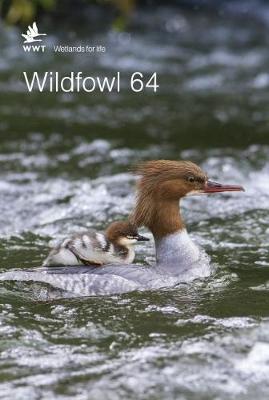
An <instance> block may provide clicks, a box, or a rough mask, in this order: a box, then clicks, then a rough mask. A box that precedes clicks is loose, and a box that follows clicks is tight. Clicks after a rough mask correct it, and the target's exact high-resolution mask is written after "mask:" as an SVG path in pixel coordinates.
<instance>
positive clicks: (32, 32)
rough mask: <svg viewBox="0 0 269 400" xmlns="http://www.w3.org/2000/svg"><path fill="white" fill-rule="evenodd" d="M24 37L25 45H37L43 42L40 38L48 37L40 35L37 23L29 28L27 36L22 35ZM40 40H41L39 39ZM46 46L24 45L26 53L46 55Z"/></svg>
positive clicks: (43, 34)
mask: <svg viewBox="0 0 269 400" xmlns="http://www.w3.org/2000/svg"><path fill="white" fill-rule="evenodd" d="M21 35H22V37H23V38H24V39H25V41H24V42H23V43H35V42H42V39H40V36H46V35H47V34H46V33H39V32H38V28H37V25H36V22H34V23H33V26H30V25H29V26H28V29H27V32H26V34H24V33H22V34H21ZM37 38H39V39H37ZM45 48H46V46H45V45H44V44H42V45H40V44H39V45H33V44H24V45H23V49H24V51H28V52H29V51H42V52H43V53H44V51H45Z"/></svg>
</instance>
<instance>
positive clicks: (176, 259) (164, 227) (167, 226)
mask: <svg viewBox="0 0 269 400" xmlns="http://www.w3.org/2000/svg"><path fill="white" fill-rule="evenodd" d="M135 173H137V174H139V175H140V180H139V181H138V185H137V189H138V190H137V200H136V205H135V208H134V211H133V212H132V214H131V217H130V220H131V221H132V223H134V224H135V225H137V226H142V225H144V226H145V227H147V228H148V229H149V230H150V231H151V232H152V234H153V236H154V240H155V247H156V261H157V265H161V266H165V267H166V268H169V269H170V270H173V271H174V272H176V273H177V274H180V271H184V270H186V269H188V268H190V266H191V265H192V264H194V263H195V262H197V261H198V260H199V258H200V254H201V251H200V249H199V248H198V247H197V246H196V245H195V244H194V242H193V241H192V240H191V239H190V237H189V235H188V233H187V231H186V227H185V224H184V222H183V220H182V217H181V214H180V201H181V199H182V198H184V197H186V196H192V195H200V194H213V193H220V192H237V191H244V189H243V187H242V186H238V185H223V184H220V183H217V182H213V181H210V180H209V179H208V176H207V174H206V173H205V172H204V171H203V170H202V169H201V168H200V167H198V166H197V165H196V164H194V163H193V162H191V161H169V160H158V161H148V162H145V163H141V164H140V165H139V166H138V167H137V168H136V170H135Z"/></svg>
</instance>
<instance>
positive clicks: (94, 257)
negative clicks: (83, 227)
mask: <svg viewBox="0 0 269 400" xmlns="http://www.w3.org/2000/svg"><path fill="white" fill-rule="evenodd" d="M65 247H67V248H68V249H69V250H70V251H72V253H73V254H74V255H75V256H76V257H77V258H78V259H79V260H80V261H81V262H82V263H83V264H86V265H89V264H96V265H102V264H103V258H102V248H101V246H100V245H99V243H98V241H97V240H96V233H95V232H87V233H82V234H80V235H76V236H74V237H73V238H72V239H71V240H69V241H68V242H67V244H66V246H65Z"/></svg>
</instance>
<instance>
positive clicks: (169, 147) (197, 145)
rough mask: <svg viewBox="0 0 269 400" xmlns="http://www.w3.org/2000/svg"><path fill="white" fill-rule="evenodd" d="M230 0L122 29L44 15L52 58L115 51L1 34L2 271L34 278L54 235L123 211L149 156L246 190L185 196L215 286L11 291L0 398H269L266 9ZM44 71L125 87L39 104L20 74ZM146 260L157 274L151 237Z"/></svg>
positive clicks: (2, 324) (141, 258) (39, 96)
mask: <svg viewBox="0 0 269 400" xmlns="http://www.w3.org/2000/svg"><path fill="white" fill-rule="evenodd" d="M231 3H232V2H227V4H226V5H225V4H224V5H223V6H222V7H221V8H216V9H215V8H206V9H203V8H201V9H198V10H197V12H195V11H193V10H192V11H190V10H189V9H188V8H186V9H177V8H168V7H163V8H159V9H157V8H156V9H155V10H143V11H140V12H138V13H137V14H136V16H135V17H134V20H133V22H132V25H131V26H130V28H129V29H128V30H127V32H125V33H117V32H114V31H112V30H111V29H103V30H100V31H98V30H97V33H96V31H95V29H92V27H90V28H87V26H85V24H84V25H82V26H80V27H78V28H77V29H74V27H71V25H70V24H69V23H68V21H67V22H66V25H63V26H62V27H61V28H60V27H59V26H56V27H55V26H53V25H52V24H50V23H49V22H46V21H44V25H43V27H42V28H43V29H44V30H45V31H46V32H47V34H48V39H47V40H48V43H49V44H50V45H51V46H53V45H55V44H61V43H66V42H68V43H72V44H73V45H79V44H80V45H81V44H85V45H86V44H88V43H100V44H102V45H105V46H106V48H107V51H106V53H104V54H101V55H91V56H87V57H86V56H81V55H79V54H77V55H75V54H64V55H57V56H55V55H53V53H52V52H50V51H47V52H46V54H44V55H42V54H38V55H36V54H32V55H30V54H25V53H23V51H22V48H21V38H20V31H19V30H17V29H15V28H9V29H8V28H6V27H3V26H0V33H1V34H0V42H1V43H0V45H1V58H0V135H1V139H0V190H1V196H0V204H1V213H0V237H1V243H0V255H1V270H2V271H8V270H13V269H15V268H19V269H22V268H29V267H31V268H34V267H36V266H38V265H40V264H41V262H42V260H43V259H44V257H45V256H46V254H47V252H48V245H49V242H51V241H52V240H55V239H56V240H59V239H61V238H63V237H65V236H66V235H68V234H70V233H72V232H74V231H77V230H80V229H83V228H84V227H87V228H95V229H103V228H104V227H105V226H106V224H107V223H108V222H110V221H112V220H114V219H117V218H122V217H126V216H127V215H128V213H129V212H130V210H131V207H132V204H133V201H134V184H135V180H134V177H132V176H131V174H130V173H129V172H128V171H129V168H130V167H131V166H132V165H133V164H134V163H135V162H137V161H138V160H141V159H145V160H146V159H149V158H151V159H152V158H168V159H182V158H183V159H191V160H193V161H194V162H197V163H198V164H199V165H200V166H202V167H203V168H204V169H205V170H206V171H207V172H208V174H209V176H210V177H211V178H212V179H215V180H219V181H220V182H227V183H237V184H241V185H243V186H244V187H245V189H246V192H245V193H233V194H223V195H216V196H211V197H206V196H202V197H197V198H191V199H186V200H185V201H184V202H183V213H184V217H185V220H186V222H187V226H188V230H189V232H190V234H191V236H192V238H193V239H194V240H195V241H196V242H197V243H198V244H199V245H200V246H202V247H203V248H204V249H205V250H206V251H207V253H208V254H209V255H210V257H211V262H212V264H213V265H214V267H215V270H216V272H215V273H214V274H213V275H212V276H211V277H210V278H207V279H203V280H198V281H194V282H192V283H189V284H182V285H179V286H178V287H171V288H166V289H162V290H153V291H146V292H145V291H144V292H140V291H134V292H131V293H126V294H121V295H113V296H96V297H90V298H89V297H88V298H75V299H64V298H62V299H57V300H54V301H51V302H42V301H37V300H36V299H35V295H34V293H36V291H37V290H38V291H42V290H44V286H43V285H39V286H37V287H35V288H33V286H29V287H27V288H24V289H22V288H21V287H20V286H18V285H17V284H14V283H11V282H9V283H5V284H1V287H0V297H1V306H0V307H1V315H0V335H1V342H0V349H1V358H0V368H1V370H0V378H1V379H0V380H1V383H0V398H3V399H11V398H12V399H14V398H16V399H20V400H21V399H27V400H28V399H52V398H53V399H69V398H72V399H76V400H84V399H91V400H95V399H101V400H103V399H108V400H110V399H111V400H114V399H124V398H127V397H128V398H129V399H164V398H166V399H180V400H181V399H182V400H183V399H184V400H185V399H188V400H189V399H191V400H194V399H199V400H200V399H205V400H209V399H223V400H225V399H237V400H238V399H249V400H250V399H251V400H252V399H253V398H255V399H257V400H258V399H267V398H268V397H269V383H268V374H269V255H268V235H269V228H268V226H269V214H268V205H269V180H268V173H269V159H268V152H269V126H268V100H269V96H268V87H269V73H268V71H269V55H268V44H269V36H268V26H269V7H268V5H267V4H266V2H262V1H250V2H234V4H233V6H232V5H231ZM46 24H47V25H46ZM40 31H41V29H40ZM35 70H38V71H55V70H58V71H60V72H62V73H63V74H64V73H68V72H70V71H73V70H78V71H83V72H84V73H85V74H88V75H97V74H99V75H105V74H113V73H116V71H118V70H119V71H121V74H122V79H123V88H122V90H121V92H120V93H119V94H118V93H117V94H115V93H114V94H110V95H105V94H100V93H99V94H98V93H95V95H94V96H93V95H90V94H82V93H81V94H60V93H58V94H55V93H38V92H33V93H31V94H29V93H27V92H26V88H25V84H24V83H23V78H22V71H28V72H29V73H30V72H31V71H35ZM134 71H141V72H142V73H144V74H146V75H147V76H150V74H151V73H152V72H154V71H156V72H157V73H158V77H159V82H158V83H159V85H160V89H159V91H158V92H157V93H152V92H151V91H145V92H144V93H143V94H142V95H141V94H135V93H131V91H130V90H128V88H127V83H128V79H129V77H130V75H131V74H132V73H133V72H134ZM144 233H146V234H148V233H147V232H146V231H144ZM137 254H138V256H137V262H140V263H144V264H145V265H147V264H148V263H150V262H152V261H153V260H154V249H153V243H152V241H151V242H150V244H149V245H147V246H145V244H142V245H139V246H138V247H137Z"/></svg>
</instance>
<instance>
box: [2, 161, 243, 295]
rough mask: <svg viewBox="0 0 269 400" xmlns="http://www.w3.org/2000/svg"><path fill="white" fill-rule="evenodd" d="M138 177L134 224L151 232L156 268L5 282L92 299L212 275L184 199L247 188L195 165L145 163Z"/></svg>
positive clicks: (80, 271)
mask: <svg viewBox="0 0 269 400" xmlns="http://www.w3.org/2000/svg"><path fill="white" fill-rule="evenodd" d="M135 172H136V173H138V174H139V175H140V179H139V181H138V186H137V189H138V192H137V199H136V204H135V208H134V211H133V212H132V213H131V216H130V221H131V223H132V224H134V225H137V226H142V225H144V226H146V227H147V228H148V229H150V231H151V232H152V234H153V237H154V240H155V245H156V261H157V263H156V265H153V266H151V267H144V266H141V265H136V264H124V265H120V266H119V265H116V264H110V265H106V266H104V267H98V268H89V267H88V266H87V267H85V266H80V267H78V266H76V267H74V268H72V267H57V268H52V267H48V268H46V267H45V268H41V269H39V270H38V269H36V270H31V271H29V270H28V271H25V270H22V271H9V272H6V273H3V274H1V275H0V280H16V281H35V282H46V283H48V284H50V285H52V286H53V287H55V288H60V289H63V290H65V291H66V292H69V295H70V296H74V295H79V296H83V295H84V296H90V295H100V294H113V293H122V292H128V291H132V290H136V289H140V290H143V289H152V288H155V289H156V288H160V287H165V286H171V285H176V284H177V283H180V282H185V281H190V280H193V279H195V278H199V277H205V276H208V275H210V274H211V272H212V269H211V267H210V264H209V260H208V258H207V257H205V253H204V252H203V251H202V250H201V249H199V247H197V246H196V245H195V244H194V243H193V241H192V240H191V239H190V237H189V236H188V233H187V231H186V228H185V224H184V222H183V220H182V217H181V214H180V208H179V207H180V200H181V199H182V198H184V197H186V196H189V195H196V194H213V193H220V192H237V191H244V189H243V187H242V186H238V185H223V184H220V183H217V182H213V181H210V180H209V179H208V177H207V174H206V173H205V172H204V171H203V170H202V169H201V168H200V167H198V166H197V165H196V164H194V163H192V162H190V161H170V160H157V161H148V162H145V163H142V164H140V165H139V166H138V168H137V169H136V171H135ZM125 265H126V268H125ZM66 295H67V294H66ZM48 298H50V295H48Z"/></svg>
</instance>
